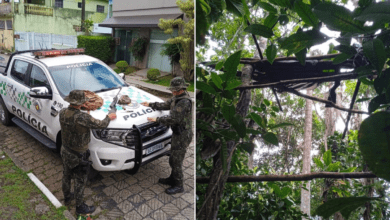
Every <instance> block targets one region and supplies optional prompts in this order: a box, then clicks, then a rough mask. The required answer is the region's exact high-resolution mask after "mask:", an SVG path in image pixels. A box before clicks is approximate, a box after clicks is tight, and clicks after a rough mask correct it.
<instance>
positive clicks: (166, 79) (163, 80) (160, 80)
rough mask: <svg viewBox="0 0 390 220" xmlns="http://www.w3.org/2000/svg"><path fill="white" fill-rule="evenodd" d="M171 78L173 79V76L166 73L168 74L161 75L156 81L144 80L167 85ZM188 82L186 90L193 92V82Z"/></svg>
mask: <svg viewBox="0 0 390 220" xmlns="http://www.w3.org/2000/svg"><path fill="white" fill-rule="evenodd" d="M171 79H173V76H172V75H168V76H163V77H160V78H158V79H157V81H151V80H146V81H145V82H147V83H151V84H157V85H160V86H166V87H168V86H169V85H170V83H171ZM187 83H188V82H187ZM189 83H190V85H189V86H188V87H187V90H188V91H190V92H193V91H194V82H189Z"/></svg>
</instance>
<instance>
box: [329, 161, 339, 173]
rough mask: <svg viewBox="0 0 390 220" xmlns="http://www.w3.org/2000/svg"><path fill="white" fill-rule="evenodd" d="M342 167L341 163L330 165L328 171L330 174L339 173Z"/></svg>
mask: <svg viewBox="0 0 390 220" xmlns="http://www.w3.org/2000/svg"><path fill="white" fill-rule="evenodd" d="M340 167H341V166H340V162H336V163H332V164H329V166H328V168H327V169H326V170H327V171H329V172H335V171H338V169H339V168H340Z"/></svg>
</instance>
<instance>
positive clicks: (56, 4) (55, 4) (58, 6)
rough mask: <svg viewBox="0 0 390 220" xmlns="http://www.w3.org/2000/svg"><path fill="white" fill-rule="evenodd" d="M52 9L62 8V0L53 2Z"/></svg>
mask: <svg viewBox="0 0 390 220" xmlns="http://www.w3.org/2000/svg"><path fill="white" fill-rule="evenodd" d="M54 7H56V8H64V0H55V1H54Z"/></svg>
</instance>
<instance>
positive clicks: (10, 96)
mask: <svg viewBox="0 0 390 220" xmlns="http://www.w3.org/2000/svg"><path fill="white" fill-rule="evenodd" d="M83 52H84V49H68V50H40V51H37V50H33V51H24V52H15V53H13V54H12V55H11V56H10V58H9V60H8V64H7V66H4V68H5V70H4V71H0V122H1V123H2V124H4V125H10V123H11V121H12V122H14V123H15V124H16V125H18V126H19V127H21V128H22V129H23V130H25V131H26V132H28V133H29V134H30V135H32V136H33V137H35V138H36V139H37V140H38V141H40V142H41V143H42V144H44V145H45V146H47V147H48V148H51V149H53V150H57V151H58V150H59V149H60V148H61V127H60V123H59V118H58V117H59V114H58V113H59V111H60V110H61V109H62V108H66V107H67V106H68V105H69V103H68V102H66V101H64V99H63V98H64V97H65V96H67V95H68V94H69V92H70V91H72V90H74V89H80V90H89V91H93V92H95V93H96V94H98V95H99V96H100V97H101V98H102V99H103V100H104V103H103V106H102V107H101V108H99V109H97V110H95V111H91V112H90V114H91V116H93V117H94V118H96V119H100V120H102V119H104V117H105V116H106V115H107V114H108V111H109V110H110V107H109V106H110V104H111V102H112V101H113V99H114V97H116V96H117V95H118V96H119V97H120V96H121V95H128V96H129V97H130V99H131V103H130V104H128V105H119V104H117V105H116V108H117V112H116V113H117V119H115V120H113V121H111V122H110V124H109V126H108V128H106V129H102V130H100V129H97V130H92V131H91V132H92V135H91V142H90V143H89V149H90V151H91V156H90V160H91V161H92V162H93V165H92V166H93V168H94V169H96V170H98V171H118V170H128V171H129V172H130V173H136V172H137V171H138V169H139V167H140V166H141V165H144V164H146V163H148V162H151V161H153V160H155V159H157V158H159V157H161V156H164V155H169V154H170V147H171V136H172V131H171V129H170V128H169V127H166V126H163V125H161V124H158V123H155V122H148V121H147V117H161V116H164V115H168V114H169V112H168V111H155V110H153V109H151V108H149V107H145V106H142V105H140V103H141V102H144V101H147V102H156V101H157V102H161V101H162V100H161V99H159V98H157V97H156V96H153V95H151V94H149V93H146V92H144V91H142V90H140V89H138V88H135V87H132V86H129V85H128V84H127V83H125V82H124V80H123V79H122V78H121V76H122V77H123V75H121V76H119V75H118V74H116V73H115V72H114V71H113V70H111V69H110V68H109V67H108V66H107V65H106V64H104V63H103V62H102V61H100V60H98V59H96V58H94V57H91V56H87V55H81V54H82V53H83ZM119 91H120V92H119ZM118 92H119V94H118Z"/></svg>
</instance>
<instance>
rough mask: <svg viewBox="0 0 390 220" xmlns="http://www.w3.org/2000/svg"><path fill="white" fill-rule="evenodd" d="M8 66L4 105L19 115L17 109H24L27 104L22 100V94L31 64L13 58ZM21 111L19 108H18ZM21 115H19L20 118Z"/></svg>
mask: <svg viewBox="0 0 390 220" xmlns="http://www.w3.org/2000/svg"><path fill="white" fill-rule="evenodd" d="M10 65H11V66H10V67H8V73H7V74H8V76H7V82H6V86H5V89H6V92H5V93H6V95H4V96H3V99H4V102H5V105H6V106H7V108H8V110H9V111H10V112H11V113H12V114H14V115H16V116H19V115H18V114H17V113H18V111H17V109H24V108H25V107H23V106H27V105H26V103H25V102H24V101H25V99H24V94H25V91H26V87H27V83H26V80H27V73H28V71H29V70H30V68H31V65H30V64H29V63H28V62H26V61H23V60H19V59H14V60H13V62H12V63H11V64H10ZM20 111H21V110H20ZM22 116H23V114H21V116H19V117H20V118H21V117H22Z"/></svg>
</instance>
